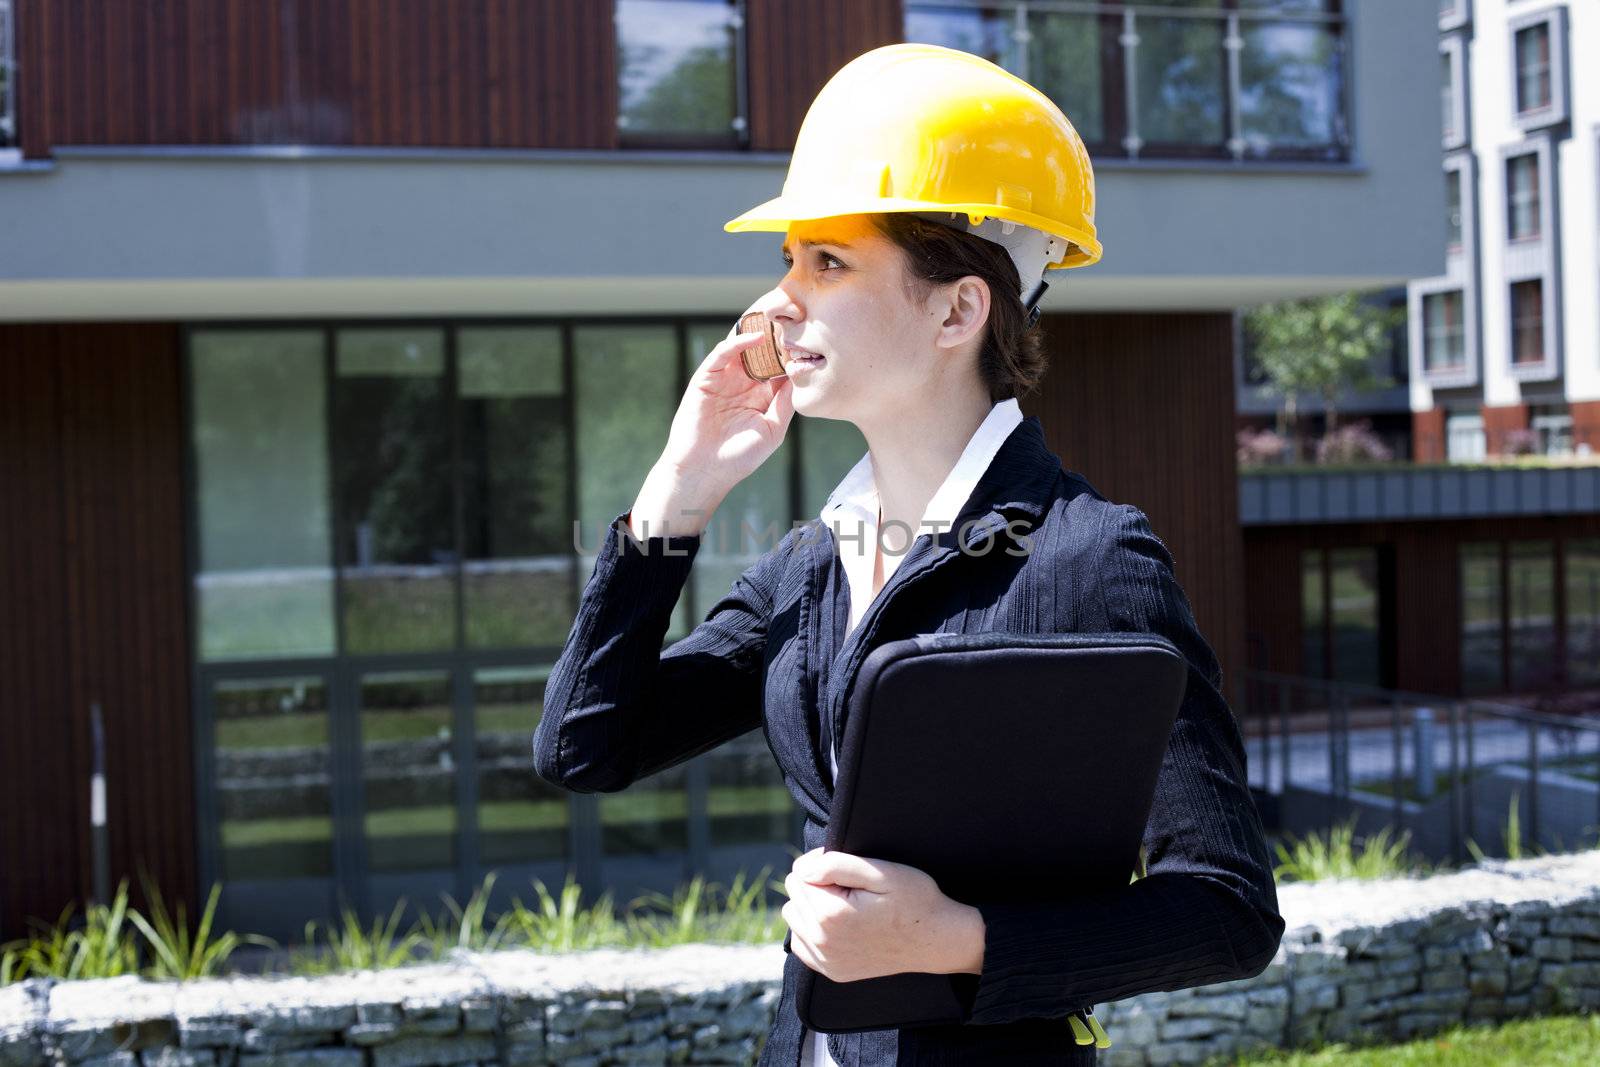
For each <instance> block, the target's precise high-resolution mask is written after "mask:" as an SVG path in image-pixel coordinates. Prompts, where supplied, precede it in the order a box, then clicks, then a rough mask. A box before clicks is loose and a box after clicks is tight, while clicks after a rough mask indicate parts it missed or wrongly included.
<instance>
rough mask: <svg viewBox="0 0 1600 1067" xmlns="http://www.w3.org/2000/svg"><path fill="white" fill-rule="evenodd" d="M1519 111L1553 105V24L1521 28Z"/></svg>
mask: <svg viewBox="0 0 1600 1067" xmlns="http://www.w3.org/2000/svg"><path fill="white" fill-rule="evenodd" d="M1516 47H1517V111H1518V113H1519V114H1520V113H1522V112H1528V111H1538V110H1540V109H1541V108H1546V107H1549V106H1550V24H1549V23H1548V22H1539V23H1535V24H1534V25H1532V26H1529V27H1527V28H1525V29H1521V30H1518V31H1517V46H1516Z"/></svg>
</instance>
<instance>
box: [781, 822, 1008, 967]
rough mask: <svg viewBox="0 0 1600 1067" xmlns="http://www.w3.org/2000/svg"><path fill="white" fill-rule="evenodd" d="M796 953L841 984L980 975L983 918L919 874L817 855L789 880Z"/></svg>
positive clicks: (787, 915)
mask: <svg viewBox="0 0 1600 1067" xmlns="http://www.w3.org/2000/svg"><path fill="white" fill-rule="evenodd" d="M783 884H784V887H785V888H786V889H787V890H788V892H789V901H788V903H786V904H784V906H783V919H784V921H785V922H786V923H788V924H789V947H790V950H791V951H792V952H793V953H794V954H795V955H797V956H799V957H800V960H801V962H802V963H804V964H805V965H806V966H807V967H810V968H811V969H812V970H813V971H816V972H818V973H819V974H821V975H823V976H824V977H827V978H831V979H832V980H834V981H835V982H854V981H859V980H860V979H863V978H877V977H880V976H882V975H886V974H899V973H901V972H902V971H922V972H926V973H929V974H955V973H959V972H963V971H964V972H968V973H971V974H978V973H981V970H982V966H983V916H982V914H981V913H980V912H979V911H978V909H977V908H974V907H972V906H971V905H969V904H963V903H961V902H960V901H957V900H952V899H951V898H950V897H947V896H945V894H944V893H943V892H942V891H941V890H940V889H939V885H938V883H936V882H935V881H934V880H933V878H932V877H931V876H929V875H928V874H927V873H926V872H924V871H921V870H918V869H917V868H916V867H911V866H908V865H906V864H904V863H891V862H890V861H888V860H875V859H867V858H865V857H862V856H852V855H850V854H849V853H847V852H829V851H826V850H824V849H822V848H815V849H812V850H811V851H810V852H807V853H806V854H805V855H803V856H801V857H799V858H798V859H796V860H795V861H794V865H793V867H791V868H790V870H789V875H788V877H787V878H785V879H784V882H783Z"/></svg>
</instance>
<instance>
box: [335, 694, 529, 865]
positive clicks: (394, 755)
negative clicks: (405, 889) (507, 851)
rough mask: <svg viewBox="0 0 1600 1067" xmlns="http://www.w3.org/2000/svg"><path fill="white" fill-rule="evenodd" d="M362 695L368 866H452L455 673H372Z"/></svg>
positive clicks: (454, 826) (453, 844)
mask: <svg viewBox="0 0 1600 1067" xmlns="http://www.w3.org/2000/svg"><path fill="white" fill-rule="evenodd" d="M360 700H361V781H362V787H363V789H362V799H363V803H364V806H365V812H366V824H365V826H366V837H367V865H368V867H369V868H370V869H371V870H374V871H427V870H437V869H440V868H448V867H451V866H453V865H454V864H455V859H456V830H457V825H456V773H455V760H454V758H453V755H452V741H451V738H452V734H453V730H452V723H453V722H454V709H453V706H452V701H451V699H450V675H449V674H448V673H447V672H445V671H389V672H385V673H383V674H369V675H366V676H364V677H363V678H362V679H361V686H360ZM529 736H530V737H531V736H532V735H531V734H530V735H529ZM529 774H530V776H531V774H532V772H531V770H530V771H529Z"/></svg>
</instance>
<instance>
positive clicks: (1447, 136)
mask: <svg viewBox="0 0 1600 1067" xmlns="http://www.w3.org/2000/svg"><path fill="white" fill-rule="evenodd" d="M1439 54H1440V55H1441V56H1444V57H1445V58H1447V59H1448V60H1449V61H1450V120H1449V125H1448V126H1446V125H1444V107H1443V104H1444V101H1443V98H1442V96H1441V99H1440V108H1439V111H1440V116H1439V117H1440V125H1441V129H1440V138H1439V140H1440V145H1441V146H1442V147H1443V148H1444V150H1445V151H1446V152H1449V151H1452V150H1454V149H1457V148H1465V147H1466V146H1467V144H1468V143H1470V142H1471V140H1472V131H1471V129H1470V127H1469V124H1470V122H1471V117H1472V108H1471V102H1470V101H1469V100H1468V99H1467V94H1468V93H1469V92H1470V91H1471V89H1470V83H1471V79H1469V78H1468V77H1467V47H1466V38H1464V37H1462V36H1460V35H1459V34H1450V35H1449V36H1447V37H1444V38H1442V39H1441V40H1440V41H1439ZM1440 92H1441V93H1442V92H1443V89H1442V88H1441V90H1440Z"/></svg>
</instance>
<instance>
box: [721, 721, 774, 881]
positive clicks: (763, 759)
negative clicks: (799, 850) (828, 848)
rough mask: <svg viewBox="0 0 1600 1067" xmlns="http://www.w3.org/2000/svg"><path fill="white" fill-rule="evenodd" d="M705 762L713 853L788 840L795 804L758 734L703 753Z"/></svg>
mask: <svg viewBox="0 0 1600 1067" xmlns="http://www.w3.org/2000/svg"><path fill="white" fill-rule="evenodd" d="M705 760H706V773H707V778H708V782H709V785H708V788H709V793H708V795H707V797H706V814H707V816H708V817H709V819H710V821H711V845H712V847H714V848H717V847H725V846H728V845H764V844H769V843H770V844H776V843H779V842H783V841H787V840H789V838H790V836H791V833H790V823H791V822H792V820H793V817H794V811H795V805H794V798H793V797H791V796H790V795H789V789H788V787H787V786H785V785H784V784H783V774H782V772H780V771H779V770H778V763H777V761H776V760H775V759H774V758H773V755H772V750H771V749H770V748H768V747H767V740H766V737H765V736H764V735H763V733H762V732H761V731H760V730H751V731H750V732H749V733H746V734H742V735H741V736H739V737H736V738H734V739H733V740H732V741H729V742H727V743H726V744H724V745H721V746H720V747H718V748H716V749H714V750H712V751H711V752H709V753H707V754H706V756H705ZM779 876H780V877H781V876H782V874H781V873H780V875H779Z"/></svg>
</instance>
